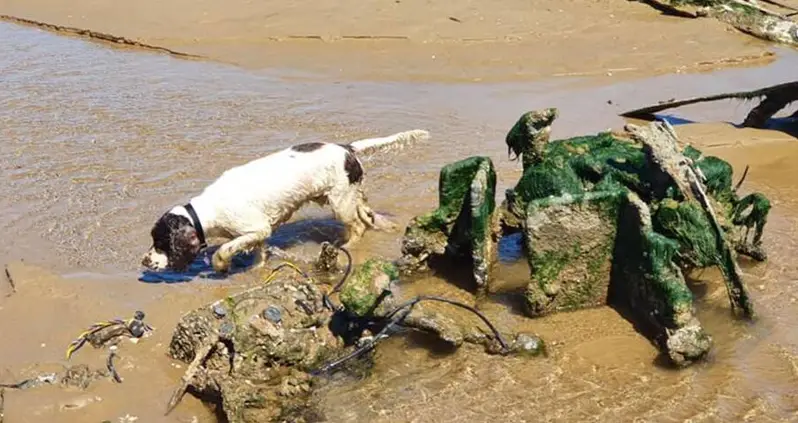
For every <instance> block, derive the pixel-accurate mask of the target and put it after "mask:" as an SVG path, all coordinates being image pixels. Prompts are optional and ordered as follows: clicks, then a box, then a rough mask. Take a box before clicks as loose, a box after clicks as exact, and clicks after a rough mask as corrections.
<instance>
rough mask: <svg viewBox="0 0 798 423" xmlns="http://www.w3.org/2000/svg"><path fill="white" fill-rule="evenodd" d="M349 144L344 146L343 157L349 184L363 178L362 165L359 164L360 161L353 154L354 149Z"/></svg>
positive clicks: (358, 181)
mask: <svg viewBox="0 0 798 423" xmlns="http://www.w3.org/2000/svg"><path fill="white" fill-rule="evenodd" d="M347 147H349V146H344V148H346V150H347V151H346V156H345V157H344V170H345V171H346V176H347V177H348V178H349V184H350V185H351V184H357V183H360V181H362V180H363V166H361V165H360V161H359V160H358V159H357V156H355V153H354V152H353V150H354V149H352V148H351V147H349V148H347Z"/></svg>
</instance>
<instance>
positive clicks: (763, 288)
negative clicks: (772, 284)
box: [757, 285, 765, 291]
mask: <svg viewBox="0 0 798 423" xmlns="http://www.w3.org/2000/svg"><path fill="white" fill-rule="evenodd" d="M757 288H758V289H759V290H760V291H764V290H765V285H759V286H757Z"/></svg>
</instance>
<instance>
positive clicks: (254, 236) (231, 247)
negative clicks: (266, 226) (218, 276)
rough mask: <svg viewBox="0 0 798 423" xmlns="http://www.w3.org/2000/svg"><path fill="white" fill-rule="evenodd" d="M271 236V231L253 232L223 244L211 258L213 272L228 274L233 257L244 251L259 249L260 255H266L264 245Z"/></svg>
mask: <svg viewBox="0 0 798 423" xmlns="http://www.w3.org/2000/svg"><path fill="white" fill-rule="evenodd" d="M270 235H271V231H260V232H251V233H248V234H244V235H242V236H239V237H238V238H235V239H233V240H232V241H229V242H226V243H224V244H222V246H221V247H219V249H218V250H216V252H215V253H214V254H213V257H212V258H211V264H212V265H213V270H215V271H217V272H219V273H223V272H226V271H227V270H228V269H229V268H230V261H231V260H232V259H233V256H235V255H236V254H238V253H240V252H243V251H251V250H253V249H258V250H259V254H261V255H262V254H264V251H265V249H264V248H263V243H264V242H265V241H266V238H268V237H269V236H270ZM260 259H262V257H261V258H260Z"/></svg>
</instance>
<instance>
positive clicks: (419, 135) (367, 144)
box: [349, 129, 429, 154]
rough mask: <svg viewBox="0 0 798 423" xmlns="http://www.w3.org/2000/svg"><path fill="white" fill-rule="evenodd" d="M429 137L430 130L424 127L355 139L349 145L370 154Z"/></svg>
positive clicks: (400, 146)
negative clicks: (379, 136)
mask: <svg viewBox="0 0 798 423" xmlns="http://www.w3.org/2000/svg"><path fill="white" fill-rule="evenodd" d="M428 139H429V132H427V131H425V130H423V129H414V130H412V131H405V132H399V133H398V134H393V135H389V136H387V137H381V138H367V139H364V140H360V141H355V142H353V143H350V144H349V146H350V147H352V148H353V149H354V150H355V152H357V153H364V154H369V153H374V152H377V151H384V150H388V149H390V148H402V147H404V146H406V145H409V144H412V143H414V142H416V141H425V140H428Z"/></svg>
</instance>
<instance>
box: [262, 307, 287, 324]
mask: <svg viewBox="0 0 798 423" xmlns="http://www.w3.org/2000/svg"><path fill="white" fill-rule="evenodd" d="M262 315H263V318H264V319H266V320H269V321H271V322H273V323H280V321H281V320H282V319H283V317H282V313H280V309H279V308H277V307H275V306H272V305H270V306H268V307H266V309H265V310H263V313H262Z"/></svg>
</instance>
